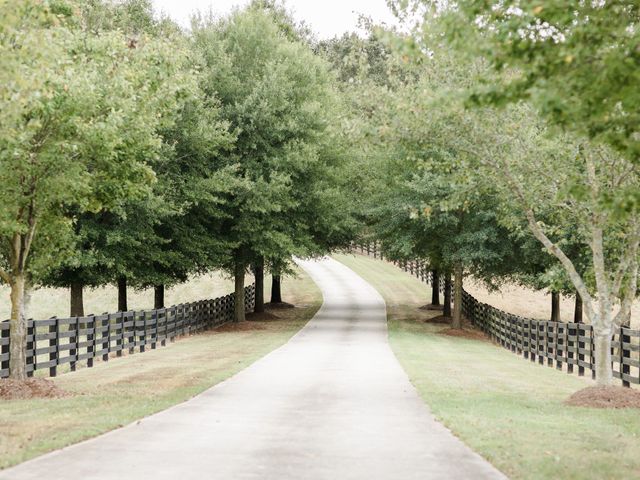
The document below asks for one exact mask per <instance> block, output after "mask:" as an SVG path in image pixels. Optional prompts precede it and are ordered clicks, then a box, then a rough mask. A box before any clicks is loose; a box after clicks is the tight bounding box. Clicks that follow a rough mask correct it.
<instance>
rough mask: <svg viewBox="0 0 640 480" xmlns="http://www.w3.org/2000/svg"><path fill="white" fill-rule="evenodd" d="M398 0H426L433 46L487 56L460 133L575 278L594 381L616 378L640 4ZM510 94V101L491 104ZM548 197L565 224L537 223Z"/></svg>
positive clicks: (624, 318) (624, 304)
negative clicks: (580, 248)
mask: <svg viewBox="0 0 640 480" xmlns="http://www.w3.org/2000/svg"><path fill="white" fill-rule="evenodd" d="M394 3H395V5H396V6H400V7H402V6H405V7H406V6H407V5H412V6H413V7H415V8H418V10H419V9H420V8H421V7H424V6H426V8H427V10H426V15H425V16H424V17H423V18H422V19H421V21H420V22H419V27H420V31H419V32H418V31H416V35H415V36H414V40H415V41H416V42H418V43H421V44H422V45H423V46H424V45H428V46H429V47H428V48H429V51H430V52H432V53H433V52H435V54H436V55H437V54H441V52H442V51H444V49H446V48H447V46H449V47H450V46H454V47H455V48H456V51H457V52H459V53H460V54H461V55H462V61H463V62H466V61H468V60H469V59H471V58H476V59H477V58H480V62H481V63H482V62H484V68H482V69H479V70H478V71H477V72H476V76H475V78H479V81H478V82H477V83H476V84H475V85H474V86H471V87H469V86H467V88H466V94H465V96H466V98H467V99H468V100H471V102H467V103H468V104H469V103H474V104H476V105H477V106H478V108H477V109H476V110H475V112H474V113H471V112H468V115H469V117H468V120H467V121H466V123H465V126H464V127H463V128H462V130H463V131H462V132H461V125H460V124H458V125H456V128H457V133H458V134H460V135H461V137H462V138H464V139H465V140H466V141H467V146H466V147H465V150H466V151H467V154H468V160H469V162H473V163H475V164H476V168H481V169H482V168H484V169H487V170H488V171H491V174H492V175H494V178H495V179H496V184H497V185H498V186H500V187H502V190H503V195H504V198H505V199H508V201H512V202H513V201H514V200H515V201H516V202H517V204H518V205H519V207H520V208H521V212H522V214H523V216H524V218H525V219H526V221H527V223H528V225H529V228H530V230H531V232H532V233H533V235H534V236H535V237H536V238H537V239H538V240H539V241H540V242H541V243H542V244H543V245H544V247H545V248H546V249H547V250H548V251H549V253H550V254H552V255H553V256H554V257H556V258H557V259H558V261H559V262H560V263H561V265H562V266H563V268H564V270H565V271H566V274H567V275H568V276H569V278H570V279H571V282H572V283H573V285H574V287H575V289H576V290H577V292H578V294H579V295H580V297H581V298H582V303H583V308H584V310H585V314H586V316H587V319H588V320H589V321H590V323H591V324H592V325H593V328H594V333H595V348H596V351H595V363H596V378H597V382H598V384H600V385H610V384H611V383H612V381H613V376H612V367H611V337H612V335H613V333H614V331H615V329H616V328H617V327H618V326H620V325H623V324H625V323H627V322H628V320H629V316H630V307H631V304H632V302H633V300H634V298H635V297H636V293H637V276H638V244H639V243H640V221H639V220H638V201H637V200H638V192H639V191H640V189H638V181H639V178H638V174H637V169H636V164H637V160H638V138H639V137H638V134H637V132H638V130H637V126H638V114H639V111H638V90H637V88H635V85H636V84H637V80H638V75H639V73H638V72H640V69H638V62H639V57H638V56H637V55H636V53H635V52H636V51H637V46H638V41H639V30H638V28H637V25H638V6H637V5H635V4H634V3H633V2H579V1H575V2H569V4H567V2H547V3H545V4H544V5H543V4H539V3H536V2H528V1H527V2H518V3H514V2H507V3H498V2H479V1H473V0H469V1H460V2H456V3H455V4H439V5H436V2H430V1H429V2H427V1H424V2H423V1H415V2H414V1H408V2H407V1H404V2H394ZM402 4H404V5H402ZM439 32H440V33H441V32H444V34H445V37H444V38H445V39H446V40H447V42H448V43H447V45H444V44H443V43H442V41H441V40H440V38H442V37H441V36H439ZM425 42H426V43H425ZM523 101H527V102H529V104H525V103H523ZM506 104H511V105H512V106H511V107H510V108H507V109H503V110H500V111H498V112H496V111H495V110H493V109H492V108H490V107H491V106H505V105H506ZM460 115H461V116H464V114H462V113H461V114H460ZM539 115H541V116H542V118H543V119H545V120H546V122H542V121H540V117H539ZM556 127H561V129H560V130H559V129H557V128H556ZM483 139H484V140H483ZM487 139H490V140H489V141H486V140H487ZM485 171H486V170H485ZM540 205H543V206H544V208H545V210H547V211H548V209H549V208H552V209H553V210H554V212H556V213H557V215H556V216H555V217H554V218H555V219H557V221H559V222H560V223H559V224H557V223H556V224H551V225H545V224H543V223H541V222H540V221H539V213H540ZM568 224H575V225H577V226H578V228H579V233H580V236H581V240H582V241H583V242H584V243H585V245H587V246H588V248H589V249H590V251H591V257H592V259H591V262H592V264H593V273H594V284H595V288H594V290H595V292H596V293H597V297H595V298H594V297H593V296H592V295H591V293H590V291H589V287H588V278H585V277H584V276H583V275H581V274H580V272H579V271H578V268H577V267H576V264H575V261H574V259H571V258H570V257H569V256H568V254H567V252H565V250H564V247H563V244H562V237H561V236H559V235H557V234H556V232H557V230H556V227H557V226H558V225H560V226H563V225H568Z"/></svg>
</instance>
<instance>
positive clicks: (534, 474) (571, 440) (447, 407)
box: [336, 255, 640, 479]
mask: <svg viewBox="0 0 640 480" xmlns="http://www.w3.org/2000/svg"><path fill="white" fill-rule="evenodd" d="M336 259H338V260H339V261H341V262H343V263H344V264H346V265H347V266H349V267H350V268H352V269H353V270H354V271H356V272H357V273H359V274H360V275H361V276H363V277H364V278H365V279H367V280H368V281H369V282H370V283H371V284H372V285H373V286H374V287H376V288H377V289H378V290H379V291H380V293H381V294H382V295H383V296H384V298H385V300H386V301H387V305H388V316H389V337H390V341H391V346H392V348H393V350H394V352H395V354H396V356H397V357H398V359H399V361H400V363H401V364H402V366H403V367H404V369H405V371H406V372H407V374H408V375H409V377H410V378H411V381H412V383H413V384H414V385H415V387H416V388H417V390H418V392H419V393H420V395H421V396H422V398H423V399H424V400H425V402H426V403H427V404H428V405H429V406H430V407H431V410H432V411H433V413H434V415H435V416H436V417H437V418H438V419H439V420H440V421H441V422H443V423H444V424H445V425H446V426H447V427H449V428H450V429H451V430H452V431H453V432H454V433H455V434H456V435H457V436H458V437H459V438H461V439H462V440H464V442H465V443H466V444H467V445H469V446H470V447H471V448H473V449H474V450H476V451H477V452H478V453H479V454H480V455H482V456H483V457H485V458H486V459H487V460H489V461H490V462H491V463H493V464H494V465H495V466H496V467H497V468H499V469H500V470H501V471H502V472H504V473H505V474H507V475H508V476H509V477H511V478H514V479H546V478H549V479H552V478H562V479H617V478H625V479H626V478H640V411H638V410H637V409H636V410H634V409H629V410H599V409H590V408H575V407H567V406H565V405H564V404H563V400H565V399H566V398H567V397H568V396H569V395H571V394H572V393H573V392H575V391H577V390H579V389H581V388H584V387H585V386H589V385H592V382H591V381H590V380H585V379H581V378H579V377H577V376H571V375H567V374H566V373H561V372H557V371H555V370H554V369H552V368H549V367H542V366H539V365H534V364H531V363H530V362H528V361H525V360H523V359H522V357H518V356H516V355H514V354H512V353H510V352H508V351H506V350H504V349H502V348H500V347H497V346H494V345H493V344H491V343H489V342H485V341H477V340H467V339H461V338H454V337H449V336H444V335H439V334H438V332H439V330H441V329H443V328H445V327H443V326H439V325H433V324H426V323H425V322H424V320H425V319H426V318H428V317H429V316H433V315H435V314H434V313H433V312H423V311H420V310H417V308H416V307H417V306H419V305H421V304H424V303H427V302H426V299H428V298H430V296H429V289H428V287H426V286H425V285H423V284H422V283H421V282H420V281H418V280H417V279H413V278H412V277H411V276H410V275H409V274H406V273H404V272H402V271H401V270H399V269H398V268H396V267H394V266H393V265H391V264H387V263H386V262H380V261H379V260H374V259H370V258H367V257H363V256H352V255H336ZM403 303H404V304H405V306H400V305H401V304H403Z"/></svg>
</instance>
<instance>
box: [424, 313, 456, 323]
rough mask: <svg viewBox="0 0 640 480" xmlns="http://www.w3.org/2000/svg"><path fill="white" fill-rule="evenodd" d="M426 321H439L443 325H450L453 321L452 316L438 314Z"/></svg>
mask: <svg viewBox="0 0 640 480" xmlns="http://www.w3.org/2000/svg"><path fill="white" fill-rule="evenodd" d="M424 323H438V324H442V325H449V324H450V323H451V317H445V316H444V315H438V316H437V317H433V318H427V319H426V320H425V321H424Z"/></svg>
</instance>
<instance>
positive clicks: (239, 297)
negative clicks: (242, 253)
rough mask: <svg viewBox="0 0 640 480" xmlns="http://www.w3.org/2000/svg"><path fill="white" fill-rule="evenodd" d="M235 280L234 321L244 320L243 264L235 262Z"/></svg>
mask: <svg viewBox="0 0 640 480" xmlns="http://www.w3.org/2000/svg"><path fill="white" fill-rule="evenodd" d="M234 276H235V282H236V291H235V316H234V319H233V321H234V322H244V321H245V311H244V264H243V263H240V262H237V263H236V268H235V273H234Z"/></svg>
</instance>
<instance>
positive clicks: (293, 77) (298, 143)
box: [194, 5, 335, 321]
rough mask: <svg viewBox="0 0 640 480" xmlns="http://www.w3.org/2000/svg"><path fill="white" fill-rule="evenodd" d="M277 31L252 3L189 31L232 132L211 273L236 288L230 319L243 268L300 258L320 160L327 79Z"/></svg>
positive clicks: (317, 63)
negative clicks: (220, 249)
mask: <svg viewBox="0 0 640 480" xmlns="http://www.w3.org/2000/svg"><path fill="white" fill-rule="evenodd" d="M281 28H282V27H281V25H280V24H279V23H278V22H276V21H274V18H273V15H272V14H271V13H269V12H268V11H265V10H264V9H263V8H260V6H259V5H258V6H256V5H253V6H249V7H248V8H246V9H245V10H236V11H234V12H233V13H232V14H231V15H230V16H229V17H228V18H224V19H219V20H215V19H206V18H204V19H203V18H200V20H199V21H196V22H195V24H194V40H195V46H196V49H197V51H199V52H200V53H201V55H202V56H203V58H204V59H205V61H206V71H205V77H206V78H205V80H204V81H203V88H204V91H205V92H206V93H207V95H209V96H210V97H211V98H213V97H214V96H215V97H218V98H219V99H220V103H221V112H222V116H223V118H224V119H225V120H227V121H228V122H229V124H230V128H231V130H232V131H233V132H235V133H236V134H237V141H236V143H235V148H234V150H233V152H232V154H231V155H229V158H228V166H229V167H230V168H233V169H234V171H235V182H229V184H232V185H233V191H231V192H230V193H229V195H227V196H226V197H225V199H226V201H227V204H226V206H225V212H226V218H225V220H224V221H223V222H222V223H221V225H220V230H219V233H218V235H220V236H222V237H224V238H227V239H229V241H230V244H231V245H232V249H231V254H230V255H229V256H227V257H226V258H225V259H222V261H221V262H220V266H221V267H222V268H224V269H225V270H227V271H228V272H230V273H232V274H233V275H234V277H235V280H236V307H237V309H238V310H237V311H236V317H235V318H236V320H237V321H241V320H243V319H244V301H243V295H244V276H245V273H246V271H247V269H248V267H249V266H250V265H252V264H253V265H255V264H260V263H262V259H265V260H266V263H269V264H271V265H282V264H283V263H284V262H283V260H284V259H286V260H287V261H288V259H290V258H291V256H292V255H293V254H295V253H297V252H300V251H304V250H303V249H302V245H304V244H305V242H304V241H302V238H303V237H306V238H307V239H308V238H312V235H310V233H309V232H310V231H311V229H310V223H309V221H310V218H309V215H308V213H307V211H306V208H307V207H309V206H310V205H311V202H310V199H313V198H314V194H316V193H319V190H318V188H317V187H315V186H313V185H311V183H310V182H312V181H313V180H314V179H317V178H318V176H317V174H315V173H314V172H316V171H317V170H322V169H323V168H325V167H322V166H323V165H327V164H328V162H329V160H330V158H329V157H327V156H325V155H324V154H323V151H326V149H325V148H324V147H323V145H325V141H326V140H324V139H323V136H324V135H326V134H327V133H328V132H329V125H330V120H331V119H332V117H331V114H332V104H333V103H334V101H335V100H334V99H333V96H334V93H333V90H332V77H331V75H330V74H329V72H328V68H327V66H326V64H325V63H324V62H323V61H322V60H321V59H319V58H318V57H316V56H314V55H313V52H312V51H311V49H310V48H309V47H308V45H306V44H303V43H301V42H298V41H295V40H293V39H291V38H288V37H287V36H286V35H283V34H282V30H281ZM310 185H311V187H312V188H311V189H310V190H309V189H307V190H306V191H305V189H304V188H305V187H308V186H310ZM323 205H324V204H323ZM300 212H305V213H304V214H301V213H300ZM303 217H304V219H306V220H304V219H303ZM317 218H318V217H316V219H317Z"/></svg>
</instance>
